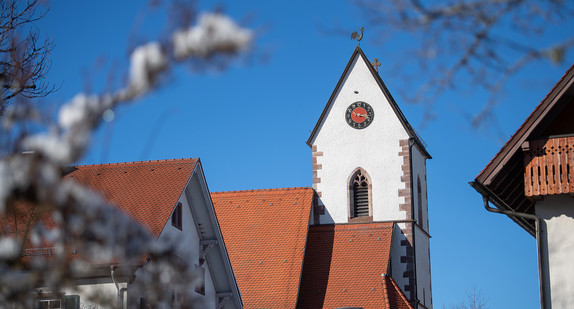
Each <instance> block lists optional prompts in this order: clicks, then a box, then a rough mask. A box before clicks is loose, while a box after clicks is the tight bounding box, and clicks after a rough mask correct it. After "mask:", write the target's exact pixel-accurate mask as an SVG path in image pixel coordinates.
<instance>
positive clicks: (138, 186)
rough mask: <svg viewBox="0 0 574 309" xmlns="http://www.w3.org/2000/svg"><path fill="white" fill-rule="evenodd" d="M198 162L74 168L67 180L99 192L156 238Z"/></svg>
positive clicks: (128, 163)
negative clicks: (69, 179)
mask: <svg viewBox="0 0 574 309" xmlns="http://www.w3.org/2000/svg"><path fill="white" fill-rule="evenodd" d="M198 162H199V159H177V160H157V161H140V162H127V163H114V164H98V165H82V166H77V167H76V168H75V170H74V171H73V172H71V173H70V174H68V175H66V177H67V178H71V179H74V180H75V181H77V182H79V183H81V184H84V185H86V186H88V187H90V188H92V189H93V190H94V191H97V192H99V193H100V194H102V196H103V197H104V198H105V199H106V200H107V201H109V202H110V203H111V204H114V205H116V206H117V207H118V208H119V209H120V210H122V211H123V212H125V213H127V214H128V215H130V216H131V217H132V218H133V219H135V220H136V221H138V222H140V223H142V224H143V225H144V226H145V227H147V228H148V229H149V231H150V232H151V233H152V234H153V235H154V236H155V237H158V236H159V234H160V233H161V231H162V229H163V227H164V226H165V223H166V222H167V220H168V219H169V216H170V215H171V212H172V211H173V209H174V207H175V205H176V204H177V201H178V199H179V197H180V196H181V194H182V193H183V190H184V189H185V186H186V185H187V182H188V181H189V179H190V177H191V174H192V173H193V170H194V169H195V165H196V164H197V163H198Z"/></svg>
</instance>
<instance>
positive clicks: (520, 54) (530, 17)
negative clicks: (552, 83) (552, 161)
mask: <svg viewBox="0 0 574 309" xmlns="http://www.w3.org/2000/svg"><path fill="white" fill-rule="evenodd" d="M355 3H356V4H357V6H358V7H359V8H360V9H361V10H362V12H363V15H364V16H365V17H366V19H367V21H368V24H369V26H370V30H371V31H373V30H374V31H375V33H376V34H375V37H377V38H378V37H382V36H383V34H384V35H385V36H386V40H390V38H389V36H392V37H400V36H409V37H411V38H412V37H415V40H411V41H414V42H416V43H414V46H412V47H409V48H412V50H410V52H408V54H409V55H411V56H414V57H415V59H417V61H418V65H419V66H420V68H419V70H417V72H421V73H420V74H418V77H419V79H422V80H423V82H422V84H421V85H420V86H419V89H418V91H416V92H415V93H414V94H413V95H411V97H409V98H408V99H409V100H410V101H411V102H414V103H419V104H424V105H425V114H426V119H427V120H429V119H431V117H432V111H433V109H434V107H433V106H434V104H435V102H436V101H437V100H438V99H439V97H440V96H441V95H442V94H444V92H445V91H446V90H457V89H460V88H464V87H465V86H467V85H469V84H470V86H469V87H472V88H476V87H477V86H479V87H481V88H482V89H484V90H485V91H486V92H487V93H489V96H490V98H489V99H488V101H487V103H486V104H484V106H483V107H482V109H481V111H479V112H478V113H477V114H476V115H475V117H474V118H473V119H472V122H471V123H472V125H473V126H475V127H476V126H480V125H481V124H482V121H483V120H484V119H486V118H487V114H489V113H492V112H493V108H494V107H495V106H496V104H498V100H497V97H498V95H499V94H500V92H501V91H503V89H504V87H505V85H506V83H507V82H508V80H509V79H510V78H511V77H512V76H514V75H515V74H517V73H518V72H519V71H520V70H521V69H523V68H524V67H525V66H527V65H529V64H531V63H533V62H536V61H543V60H545V61H549V62H551V63H554V64H556V63H562V62H563V61H565V57H566V55H567V52H568V51H569V50H571V49H572V48H573V47H574V37H573V36H572V35H571V34H570V35H569V36H564V35H562V36H560V35H553V36H549V35H548V33H549V32H550V31H552V29H553V28H558V27H559V26H560V25H563V24H564V23H565V22H568V21H570V20H571V19H572V17H574V2H569V1H559V0H554V1H534V0H450V1H432V2H427V1H420V0H408V1H404V0H390V1H374V0H356V1H355ZM541 36H544V37H552V38H554V41H548V40H544V41H542V42H543V43H541V40H536V39H537V38H540V37H541ZM544 44H546V45H544ZM403 54H406V52H405V51H403ZM410 92H411V93H412V90H411V91H410Z"/></svg>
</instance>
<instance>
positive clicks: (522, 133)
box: [471, 65, 574, 235]
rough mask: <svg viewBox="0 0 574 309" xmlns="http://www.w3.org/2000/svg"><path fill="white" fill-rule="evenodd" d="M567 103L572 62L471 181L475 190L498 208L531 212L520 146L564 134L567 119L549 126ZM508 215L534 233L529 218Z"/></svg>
mask: <svg viewBox="0 0 574 309" xmlns="http://www.w3.org/2000/svg"><path fill="white" fill-rule="evenodd" d="M571 103H574V65H572V66H571V67H570V68H569V69H568V70H567V71H566V73H565V74H564V75H563V76H562V78H561V79H560V80H559V81H558V82H557V83H556V84H555V85H554V87H553V88H552V89H551V90H550V92H549V93H548V94H547V95H546V97H544V99H543V100H542V101H541V102H540V103H539V104H538V106H536V108H535V109H534V110H533V111H532V113H531V114H530V115H529V116H528V118H526V120H525V121H524V123H522V125H521V126H520V127H519V128H518V130H516V132H515V133H514V134H513V135H512V136H511V137H510V139H509V140H508V141H507V142H506V143H505V144H504V146H502V148H501V149H500V150H499V151H498V153H497V154H496V155H495V156H494V158H492V160H491V161H490V162H489V163H488V164H487V165H486V167H485V168H484V169H483V170H482V171H481V172H480V174H478V176H477V177H476V178H475V181H474V182H472V183H471V185H472V186H473V187H474V188H475V189H476V190H477V191H479V193H481V194H483V195H489V196H491V197H493V198H494V199H493V200H492V202H494V203H495V205H496V206H497V207H499V208H501V209H505V210H513V211H516V212H525V213H534V202H533V201H531V200H529V199H527V198H526V197H525V196H524V179H523V173H524V162H523V158H522V156H523V155H522V151H521V146H522V144H523V143H524V142H525V141H528V140H531V139H537V138H541V137H548V136H549V135H555V134H564V133H565V132H562V131H564V129H565V128H566V130H571V129H572V121H571V119H562V120H561V122H563V123H568V125H566V126H562V127H560V128H557V127H551V125H552V123H553V121H554V120H556V119H557V118H559V117H560V113H561V112H563V111H564V110H565V108H569V109H568V113H569V115H570V114H571V113H572V112H573V110H572V108H574V104H571ZM569 115H568V117H569ZM567 133H573V132H567ZM512 219H513V220H514V221H515V222H516V223H518V224H519V225H520V226H521V227H522V228H524V229H525V230H526V231H527V232H529V233H530V234H532V235H534V223H533V222H531V221H529V220H527V219H524V218H518V217H512Z"/></svg>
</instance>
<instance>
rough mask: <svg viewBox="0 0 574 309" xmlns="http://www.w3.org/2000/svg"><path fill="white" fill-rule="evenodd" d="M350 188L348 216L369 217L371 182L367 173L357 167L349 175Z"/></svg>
mask: <svg viewBox="0 0 574 309" xmlns="http://www.w3.org/2000/svg"><path fill="white" fill-rule="evenodd" d="M349 190H350V194H349V195H350V204H351V205H350V208H351V209H350V217H351V218H359V217H364V218H369V217H370V216H371V192H370V191H371V182H370V180H369V176H368V175H367V173H366V172H365V171H364V170H363V169H361V168H359V169H357V170H356V171H355V172H354V173H353V174H352V176H351V180H350V183H349Z"/></svg>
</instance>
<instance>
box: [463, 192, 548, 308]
mask: <svg viewBox="0 0 574 309" xmlns="http://www.w3.org/2000/svg"><path fill="white" fill-rule="evenodd" d="M469 184H470V186H471V187H473V188H474V189H475V190H476V191H478V193H480V194H481V195H482V200H483V203H484V208H485V209H486V210H488V211H489V212H493V213H498V214H504V215H507V216H508V217H520V218H525V219H531V220H534V222H535V234H536V253H537V254H536V255H537V257H538V282H539V290H540V309H546V308H547V307H546V287H547V286H550V285H549V284H548V282H546V277H545V276H544V268H543V267H544V262H545V256H544V254H543V248H542V226H543V225H542V219H541V218H539V217H538V216H536V215H533V214H527V213H522V212H515V211H513V210H502V209H501V208H504V209H512V208H510V206H508V205H507V204H506V203H505V202H504V201H503V200H501V199H500V198H499V197H498V196H497V195H496V194H495V193H494V192H492V191H491V190H490V189H488V188H487V187H485V186H484V185H482V184H481V183H479V182H470V183H469ZM489 203H493V204H494V205H495V206H496V207H498V208H493V207H490V206H489V205H488V204H489Z"/></svg>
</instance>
